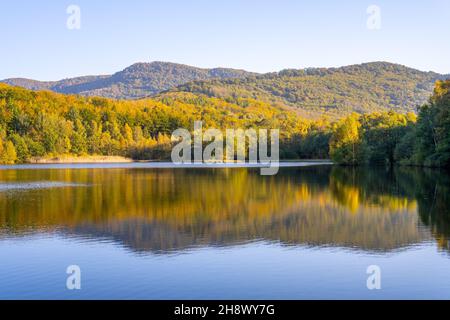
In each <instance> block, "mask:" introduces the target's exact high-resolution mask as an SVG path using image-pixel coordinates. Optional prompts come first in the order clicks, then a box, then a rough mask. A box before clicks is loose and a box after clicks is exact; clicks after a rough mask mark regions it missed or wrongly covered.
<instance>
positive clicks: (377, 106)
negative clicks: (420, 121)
mask: <svg viewBox="0 0 450 320" xmlns="http://www.w3.org/2000/svg"><path fill="white" fill-rule="evenodd" d="M444 78H445V76H443V75H440V74H437V73H434V72H422V71H418V70H415V69H411V68H407V67H404V66H401V65H397V64H392V63H386V62H374V63H366V64H361V65H353V66H347V67H342V68H329V69H327V68H311V69H302V70H283V71H281V72H278V73H269V74H265V75H260V76H254V77H247V78H243V79H225V80H210V81H196V82H191V83H187V84H184V85H181V86H179V87H178V88H176V89H173V91H187V92H193V93H202V94H206V95H208V96H211V97H218V98H222V99H225V100H227V101H230V102H233V103H237V102H238V99H239V98H252V99H257V100H260V101H264V102H267V103H271V104H276V105H279V106H287V107H289V108H291V109H292V110H295V111H296V112H298V113H299V114H300V115H303V116H305V117H314V118H317V117H320V116H323V115H328V116H330V117H332V118H339V117H341V116H342V115H345V114H349V113H351V112H356V113H369V112H376V111H395V112H401V113H405V112H409V111H412V112H415V111H416V110H417V107H418V106H420V105H422V104H424V103H425V102H426V101H427V100H428V98H429V96H430V95H431V93H432V91H433V86H434V83H435V81H436V80H438V79H444Z"/></svg>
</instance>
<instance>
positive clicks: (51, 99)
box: [0, 80, 450, 167]
mask: <svg viewBox="0 0 450 320" xmlns="http://www.w3.org/2000/svg"><path fill="white" fill-rule="evenodd" d="M449 92H450V81H448V80H447V81H438V82H437V83H436V87H435V90H434V94H433V96H432V97H431V98H430V100H429V102H428V103H427V104H425V105H423V106H422V107H421V108H420V110H419V112H418V115H417V116H416V115H415V114H414V113H411V112H410V113H395V112H392V111H390V112H386V111H382V112H375V113H367V114H362V115H361V114H356V113H352V114H350V115H349V116H347V117H345V118H342V119H340V120H330V119H327V118H324V117H322V118H319V119H315V120H311V119H306V118H302V117H301V116H300V115H298V113H296V112H294V111H290V110H286V109H285V108H283V107H280V106H277V105H276V104H275V105H274V104H270V103H268V102H263V101H259V100H255V99H252V98H236V99H234V101H229V100H226V99H221V98H216V97H209V96H207V95H204V94H194V93H190V92H168V93H165V94H163V95H160V96H158V97H155V98H153V99H144V100H136V101H124V100H112V99H107V98H99V97H81V96H75V95H62V94H57V93H52V92H48V91H38V92H35V91H30V90H26V89H22V88H18V87H12V86H9V85H5V84H0V161H1V162H2V163H4V164H11V163H23V162H27V161H29V160H30V159H33V158H40V157H56V156H61V155H78V156H83V155H87V154H93V155H121V156H127V157H131V158H134V159H145V160H166V159H169V158H170V152H171V149H172V142H171V139H170V137H171V133H172V132H173V131H174V130H175V129H177V128H187V129H190V130H192V126H193V123H194V121H196V120H202V121H203V123H204V128H208V127H213V128H219V129H227V128H232V129H234V128H243V129H245V128H265V129H271V128H279V129H280V156H281V158H282V159H320V158H322V159H325V158H329V157H331V158H332V159H333V160H335V161H336V162H337V163H341V164H349V165H356V164H365V163H370V164H389V165H392V164H395V163H398V164H407V165H426V166H447V167H448V166H449V159H450V149H449V148H450V115H449V110H450V93H449Z"/></svg>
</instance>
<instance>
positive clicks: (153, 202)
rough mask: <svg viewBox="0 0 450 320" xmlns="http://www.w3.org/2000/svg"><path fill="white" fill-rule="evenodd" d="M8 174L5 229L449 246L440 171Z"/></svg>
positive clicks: (182, 245)
mask: <svg viewBox="0 0 450 320" xmlns="http://www.w3.org/2000/svg"><path fill="white" fill-rule="evenodd" d="M0 181H1V183H2V185H3V186H4V187H3V188H0V230H1V231H0V236H2V237H5V236H8V237H9V236H13V235H22V234H26V233H28V232H54V231H57V232H63V234H65V235H67V236H69V235H76V236H83V237H88V238H90V239H92V240H94V241H95V240H96V239H103V238H105V237H106V238H110V239H114V240H115V241H117V242H118V243H120V244H123V245H126V246H128V247H129V248H131V249H132V250H134V251H152V252H167V251H172V250H183V249H186V248H189V247H192V246H207V245H208V246H211V245H232V244H238V243H242V242H247V241H252V240H258V239H264V240H268V241H276V242H281V243H282V244H286V245H310V246H339V247H346V248H356V249H360V250H367V251H378V252H387V251H390V250H395V249H399V248H403V247H407V246H411V245H414V244H417V243H421V242H423V241H429V240H433V239H436V241H437V243H438V244H439V247H440V248H441V249H442V250H447V251H448V250H449V235H450V213H449V206H450V199H449V190H448V189H449V186H450V181H449V177H448V175H446V174H443V173H440V172H436V171H431V170H429V171H427V170H425V171H424V170H420V169H408V168H400V169H394V170H385V169H373V168H371V169H363V168H358V169H354V168H342V167H331V166H330V167H305V168H282V169H280V172H279V174H278V175H276V176H261V175H260V174H259V170H257V169H245V168H241V169H198V170H193V169H144V168H122V169H121V168H115V169H77V170H73V169H58V170H1V171H0ZM43 182H45V184H44V187H42V188H38V187H33V188H22V189H20V188H19V189H17V188H16V189H14V188H13V189H8V188H7V186H8V185H15V186H17V185H32V186H36V185H39V183H41V184H43ZM45 185H50V186H55V185H56V186H57V187H49V188H46V187H45Z"/></svg>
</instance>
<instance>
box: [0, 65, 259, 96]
mask: <svg viewBox="0 0 450 320" xmlns="http://www.w3.org/2000/svg"><path fill="white" fill-rule="evenodd" d="M252 75H255V74H254V73H251V72H246V71H243V70H235V69H226V68H215V69H201V68H195V67H191V66H186V65H182V64H175V63H168V62H152V63H136V64H133V65H132V66H130V67H128V68H126V69H124V70H123V71H120V72H117V73H115V74H113V75H106V76H86V77H78V78H71V79H64V80H60V81H54V82H43V81H36V80H30V79H23V78H13V79H6V80H3V81H1V82H4V83H7V84H9V85H13V86H20V87H24V88H27V89H31V90H52V91H55V92H59V93H66V94H80V95H85V96H103V97H108V98H116V99H138V98H143V97H146V96H149V95H153V94H156V93H159V92H161V91H164V90H168V89H170V88H173V87H176V86H178V85H180V84H183V83H186V82H190V81H195V80H206V79H212V78H219V79H226V78H241V77H245V76H252Z"/></svg>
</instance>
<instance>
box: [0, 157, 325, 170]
mask: <svg viewBox="0 0 450 320" xmlns="http://www.w3.org/2000/svg"><path fill="white" fill-rule="evenodd" d="M125 159H126V158H125ZM80 161H81V160H80ZM333 164H334V163H333V162H331V161H324V160H321V161H312V160H306V161H281V162H278V163H276V164H273V165H272V167H279V168H286V167H308V166H321V165H333ZM267 167H269V165H268V164H267V163H247V162H245V163H230V162H228V163H183V164H176V163H173V162H169V161H165V162H164V161H158V162H157V161H128V160H127V161H124V162H114V161H112V159H108V161H104V162H99V161H98V160H97V161H96V162H56V163H51V162H40V163H26V164H14V165H0V170H15V169H18V170H20V169H29V170H39V169H120V168H130V169H131V168H142V169H146V168H147V169H177V168H179V169H209V168H210V169H214V168H216V169H220V168H223V169H226V168H230V169H233V168H267Z"/></svg>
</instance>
